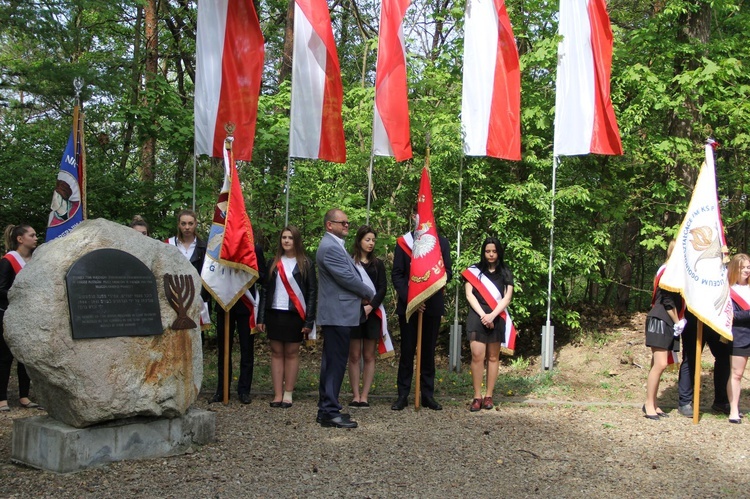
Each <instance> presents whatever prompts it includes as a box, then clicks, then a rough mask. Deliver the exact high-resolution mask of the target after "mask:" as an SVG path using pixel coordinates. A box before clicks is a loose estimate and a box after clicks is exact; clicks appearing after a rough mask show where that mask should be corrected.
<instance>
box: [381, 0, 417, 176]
mask: <svg viewBox="0 0 750 499" xmlns="http://www.w3.org/2000/svg"><path fill="white" fill-rule="evenodd" d="M409 3H410V0H382V2H381V4H380V33H379V37H378V62H377V66H376V71H375V115H374V120H373V130H372V135H373V139H372V141H373V153H374V154H375V155H376V156H393V157H395V158H396V161H405V160H407V159H410V158H411V157H412V152H411V137H410V133H409V104H408V100H407V89H406V45H405V44H404V28H403V23H404V16H405V15H406V9H408V8H409Z"/></svg>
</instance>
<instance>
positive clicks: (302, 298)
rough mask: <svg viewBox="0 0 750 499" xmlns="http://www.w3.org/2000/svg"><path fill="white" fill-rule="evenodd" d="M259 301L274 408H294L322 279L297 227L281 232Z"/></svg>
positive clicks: (261, 327) (313, 325)
mask: <svg viewBox="0 0 750 499" xmlns="http://www.w3.org/2000/svg"><path fill="white" fill-rule="evenodd" d="M266 275H267V278H266V282H264V283H262V287H261V293H260V303H259V304H258V325H257V329H258V331H260V332H265V333H266V334H267V335H268V339H269V340H270V343H271V382H272V384H273V400H272V401H271V407H281V408H285V409H286V408H289V407H292V402H293V400H292V392H294V385H295V384H296V383H297V374H298V372H299V348H300V345H301V344H302V340H304V339H314V337H315V307H316V300H317V294H318V280H317V278H316V276H315V266H314V264H313V262H312V260H310V259H309V258H308V257H307V256H305V251H304V249H303V247H302V235H301V234H300V232H299V230H298V229H297V228H296V227H294V226H291V225H290V226H287V227H284V229H283V230H282V231H281V235H280V237H279V245H278V248H277V249H276V256H275V257H274V259H273V261H272V262H271V264H270V265H269V266H268V272H267V274H266Z"/></svg>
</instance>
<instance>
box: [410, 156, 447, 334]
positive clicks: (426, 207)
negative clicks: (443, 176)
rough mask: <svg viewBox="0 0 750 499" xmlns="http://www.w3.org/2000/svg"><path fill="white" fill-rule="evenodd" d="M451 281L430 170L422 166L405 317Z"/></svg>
mask: <svg viewBox="0 0 750 499" xmlns="http://www.w3.org/2000/svg"><path fill="white" fill-rule="evenodd" d="M447 281H448V277H447V276H446V274H445V263H444V262H443V253H442V251H441V249H440V240H439V239H438V233H437V227H436V226H435V216H434V214H433V209H432V187H431V186H430V171H429V170H428V169H427V167H426V166H425V167H424V168H423V169H422V180H421V181H420V183H419V194H418V195H417V220H416V229H415V230H414V243H413V244H412V248H411V267H410V268H409V292H408V294H407V296H406V320H407V321H408V320H409V318H410V317H411V315H412V314H413V313H414V312H415V311H416V310H417V309H419V307H420V305H422V303H424V302H425V301H427V300H428V299H429V298H430V297H431V296H432V295H434V294H435V293H437V292H439V291H440V290H441V289H442V288H443V287H444V286H445V283H446V282H447Z"/></svg>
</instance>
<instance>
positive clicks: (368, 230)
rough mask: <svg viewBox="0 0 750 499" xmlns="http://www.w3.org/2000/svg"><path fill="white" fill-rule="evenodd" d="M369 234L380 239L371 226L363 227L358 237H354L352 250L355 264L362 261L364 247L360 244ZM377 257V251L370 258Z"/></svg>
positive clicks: (359, 230) (358, 230)
mask: <svg viewBox="0 0 750 499" xmlns="http://www.w3.org/2000/svg"><path fill="white" fill-rule="evenodd" d="M367 234H372V235H373V236H375V237H378V233H377V232H375V229H373V228H372V227H371V226H369V225H363V226H361V227H360V228H359V229H357V235H356V236H355V237H354V248H353V249H352V255H353V256H354V263H360V262H361V261H362V256H363V255H362V245H361V244H360V243H361V242H362V239H364V238H365V236H366V235H367ZM374 257H375V251H374V250H373V252H372V253H371V254H370V258H374Z"/></svg>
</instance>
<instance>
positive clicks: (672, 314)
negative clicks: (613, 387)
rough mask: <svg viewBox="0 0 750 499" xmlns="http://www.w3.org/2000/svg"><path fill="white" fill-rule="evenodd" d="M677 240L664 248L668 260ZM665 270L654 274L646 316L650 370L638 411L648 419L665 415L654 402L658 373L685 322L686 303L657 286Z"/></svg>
mask: <svg viewBox="0 0 750 499" xmlns="http://www.w3.org/2000/svg"><path fill="white" fill-rule="evenodd" d="M675 244H676V241H674V240H672V242H670V243H669V247H668V248H667V260H669V256H670V255H671V254H672V251H673V250H674V247H675ZM665 269H666V263H665V264H663V265H662V266H661V267H660V268H659V270H658V271H657V273H656V276H655V277H654V292H653V295H652V299H651V310H650V311H649V313H648V316H647V317H646V346H647V347H651V352H652V354H651V370H650V371H649V373H648V380H647V381H646V402H645V403H644V404H643V407H642V408H641V410H642V411H643V416H644V417H645V418H647V419H651V420H654V421H656V420H659V419H660V418H666V417H667V414H666V413H665V412H664V411H662V410H661V409H660V408H659V407H658V405H657V403H656V395H657V394H658V393H659V381H661V374H662V373H663V372H664V370H665V369H666V368H667V365H668V364H669V355H671V352H672V351H675V352H678V351H679V350H680V334H682V331H683V330H684V329H685V324H686V323H687V321H686V320H685V319H684V318H683V315H684V310H685V303H684V302H683V300H682V297H681V296H680V294H679V293H676V292H673V291H667V290H665V289H662V288H660V287H659V281H660V280H661V276H662V275H663V274H664V270H665Z"/></svg>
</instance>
